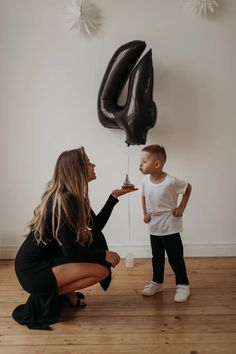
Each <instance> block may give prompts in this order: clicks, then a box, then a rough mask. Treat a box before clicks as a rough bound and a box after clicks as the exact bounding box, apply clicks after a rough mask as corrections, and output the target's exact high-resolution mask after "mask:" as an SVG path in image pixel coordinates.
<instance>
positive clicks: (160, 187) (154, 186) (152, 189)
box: [142, 174, 188, 236]
mask: <svg viewBox="0 0 236 354" xmlns="http://www.w3.org/2000/svg"><path fill="white" fill-rule="evenodd" d="M187 186H188V183H187V182H185V181H182V180H180V179H178V178H176V177H173V176H170V175H168V174H167V175H166V177H165V179H164V180H163V181H162V182H161V183H152V182H151V180H150V175H146V176H145V177H144V179H143V183H142V196H144V197H145V202H146V209H147V212H148V213H150V214H151V221H150V222H149V223H148V228H149V233H150V235H156V236H164V235H171V234H175V233H178V232H182V231H183V223H182V217H176V216H174V215H173V214H172V213H173V210H174V209H175V208H177V202H178V196H179V194H184V193H185V191H186V189H187Z"/></svg>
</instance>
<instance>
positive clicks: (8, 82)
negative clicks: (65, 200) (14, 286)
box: [0, 0, 236, 257]
mask: <svg viewBox="0 0 236 354" xmlns="http://www.w3.org/2000/svg"><path fill="white" fill-rule="evenodd" d="M94 1H95V0H94ZM96 3H97V5H98V6H99V7H100V8H101V9H102V11H103V16H104V20H103V27H102V31H101V32H100V34H99V35H97V36H96V37H94V38H91V39H85V38H83V37H78V36H77V35H76V33H74V32H69V31H68V30H67V29H66V27H65V24H64V22H63V20H64V16H63V11H64V10H65V4H66V1H62V0H41V1H38V0H20V1H19V0H0V41H1V43H0V47H1V55H0V70H1V72H0V74H1V80H0V119H1V137H0V148H1V161H0V162H1V185H0V188H1V199H0V203H1V206H0V208H1V209H0V218H1V220H0V238H1V243H0V246H1V247H0V250H1V255H0V256H1V257H12V256H14V253H15V251H16V250H17V247H18V246H19V245H20V243H21V242H22V240H23V239H22V237H21V235H22V234H23V233H24V225H25V223H26V222H27V221H28V220H29V219H30V218H31V216H32V212H33V209H34V207H35V206H36V205H37V203H38V202H39V198H40V196H41V193H42V191H43V188H44V185H45V183H46V182H47V181H48V180H49V179H50V178H51V175H52V171H53V167H54V163H55V161H56V158H57V156H58V154H59V153H60V152H62V151H63V150H65V149H70V148H74V147H77V146H78V145H84V146H85V147H86V150H87V152H88V154H89V156H90V158H91V160H92V161H94V162H95V163H96V165H97V168H96V170H97V176H98V179H97V180H96V181H95V182H93V183H92V184H91V188H90V192H91V201H92V205H93V208H94V210H95V211H98V210H99V208H100V207H101V206H102V204H103V202H104V201H105V199H106V197H107V195H108V194H109V192H110V191H111V190H112V189H113V188H117V187H119V186H120V185H121V184H122V182H123V178H124V174H125V173H126V171H127V158H128V148H127V147H126V145H125V134H124V131H117V130H111V129H106V128H104V127H103V126H102V125H101V124H100V122H99V121H98V118H97V113H96V100H97V94H98V90H99V86H100V83H101V80H102V77H103V74H104V72H105V69H106V66H107V64H108V61H109V60H110V58H111V56H112V55H113V53H114V51H115V50H116V49H117V48H118V47H119V46H120V45H121V44H124V43H126V42H128V41H131V40H134V39H141V40H145V41H146V43H147V49H149V48H152V50H153V63H154V71H155V88H154V99H155V101H156V103H157V107H158V111H159V115H158V121H157V124H156V126H155V127H154V128H153V129H152V130H150V131H149V134H148V139H147V144H152V143H160V144H163V145H164V146H165V147H166V150H167V154H168V161H167V164H166V170H167V171H168V172H169V173H171V174H174V175H175V176H177V177H179V178H182V179H185V180H187V181H190V182H191V184H192V185H193V193H192V197H191V200H190V202H189V206H188V209H187V210H186V213H185V220H184V226H185V231H184V233H183V242H184V244H185V249H186V255H192V256H201V255H202V256H204V255H236V241H235V230H236V218H235V211H236V193H235V190H236V187H235V181H236V178H235V177H236V166H235V163H234V161H235V151H236V139H235V131H236V122H235V118H236V117H235V111H236V110H235V92H236V85H235V82H236V68H235V63H236V41H235V35H236V1H235V0H228V1H227V0H225V1H223V0H222V1H221V7H220V9H218V10H217V12H216V13H215V14H214V15H213V16H210V17H209V18H201V17H199V16H197V15H195V14H194V13H192V12H190V11H188V10H186V8H185V7H184V4H183V2H182V1H181V0H178V1H176V0H174V1H173V0H147V1H143V0H119V1H115V0H99V1H97V2H96ZM141 148H142V146H131V147H130V148H129V158H130V170H129V174H130V179H131V181H132V182H134V183H135V184H136V185H137V186H139V185H140V182H141V178H142V176H141V175H140V173H139V171H138V163H139V153H140V150H141ZM129 212H130V217H129ZM129 229H130V231H129ZM105 234H106V236H107V239H108V243H109V245H110V246H111V248H113V249H114V250H118V251H120V252H121V254H122V255H125V254H126V253H127V252H128V251H129V250H131V251H132V252H133V253H134V254H135V256H147V255H149V254H150V251H149V238H148V231H147V228H146V225H144V224H143V223H142V213H141V203H140V195H139V193H134V194H133V195H130V197H127V196H124V197H123V198H122V199H121V200H120V203H119V204H118V205H117V206H116V208H115V210H114V213H113V215H112V217H111V219H110V221H109V224H108V225H107V227H106V229H105Z"/></svg>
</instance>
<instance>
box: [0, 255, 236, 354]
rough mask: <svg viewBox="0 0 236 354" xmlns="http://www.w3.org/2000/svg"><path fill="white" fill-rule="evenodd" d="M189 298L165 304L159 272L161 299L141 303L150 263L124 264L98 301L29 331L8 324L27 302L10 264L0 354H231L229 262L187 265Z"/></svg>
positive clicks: (235, 353) (0, 285) (1, 289)
mask: <svg viewBox="0 0 236 354" xmlns="http://www.w3.org/2000/svg"><path fill="white" fill-rule="evenodd" d="M186 264H187V268H188V273H189V278H190V283H191V297H190V299H189V300H188V301H187V302H186V303H182V304H177V303H175V302H174V301H173V297H174V291H175V284H174V276H173V274H172V271H171V269H170V267H169V265H168V263H167V264H166V277H165V288H164V291H163V293H160V294H156V295H155V296H154V297H150V298H146V297H143V296H142V295H141V291H142V288H143V286H144V284H145V283H146V282H148V281H149V280H150V275H151V262H150V260H147V259H137V260H135V267H134V268H126V267H125V265H124V261H122V262H121V264H120V265H119V267H117V268H116V269H115V271H114V272H113V273H114V274H113V282H112V285H111V287H110V289H109V290H108V291H107V292H106V293H105V292H103V291H102V289H101V288H100V287H99V286H94V287H91V288H89V289H84V290H83V292H84V294H85V296H86V301H87V307H86V308H85V309H83V310H81V309H79V310H78V309H65V310H63V312H62V316H61V322H59V323H57V324H54V325H53V326H52V328H53V330H52V331H47V332H46V331H30V330H29V329H27V328H26V327H24V326H20V325H19V324H17V323H16V322H14V320H13V319H12V317H11V313H12V310H13V309H14V308H15V307H16V306H17V305H19V304H20V303H24V302H25V301H26V299H27V297H28V294H27V293H25V292H24V291H23V290H22V289H21V288H20V285H19V283H18V282H17V279H16V276H15V273H14V264H13V261H11V260H9V261H8V260H7V261H0V354H23V353H24V354H25V353H28V354H62V353H63V354H78V353H79V354H85V353H86V354H99V353H104V352H106V353H108V354H112V353H114V354H115V353H119V354H121V353H122V354H125V353H127V354H129V353H130V354H133V353H157V354H159V353H161V354H210V353H212V354H213V353H214V354H236V282H235V279H236V257H229V258H220V257H215V258H187V259H186Z"/></svg>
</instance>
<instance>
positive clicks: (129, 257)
mask: <svg viewBox="0 0 236 354" xmlns="http://www.w3.org/2000/svg"><path fill="white" fill-rule="evenodd" d="M125 266H126V267H127V268H132V267H133V266H134V256H133V253H128V254H127V255H126V257H125Z"/></svg>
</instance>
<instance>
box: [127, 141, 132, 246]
mask: <svg viewBox="0 0 236 354" xmlns="http://www.w3.org/2000/svg"><path fill="white" fill-rule="evenodd" d="M127 173H128V177H129V145H128V146H127ZM128 236H129V237H128V239H129V241H131V227H130V195H129V193H128Z"/></svg>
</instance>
